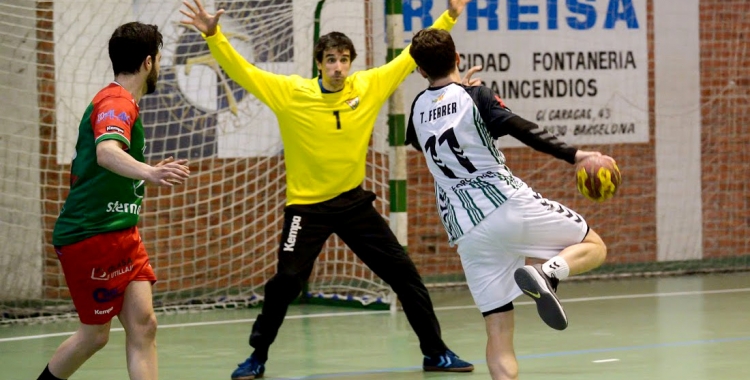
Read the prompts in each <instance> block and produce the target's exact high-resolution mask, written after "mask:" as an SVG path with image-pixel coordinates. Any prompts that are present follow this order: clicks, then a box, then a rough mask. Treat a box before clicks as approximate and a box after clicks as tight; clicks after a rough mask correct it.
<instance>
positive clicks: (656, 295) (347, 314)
mask: <svg viewBox="0 0 750 380" xmlns="http://www.w3.org/2000/svg"><path fill="white" fill-rule="evenodd" d="M744 292H750V288H736V289H720V290H696V291H690V292H669V293H641V294H623V295H618V296H600V297H579V298H569V299H564V300H563V303H573V302H595V301H609V300H622V299H636V298H661V297H681V296H696V295H705V294H727V293H744ZM534 304H535V302H533V301H523V302H513V305H516V306H520V305H534ZM465 309H476V306H474V305H465V306H444V307H436V308H435V311H449V310H465ZM389 313H390V310H363V311H353V312H341V313H318V314H305V315H289V316H287V317H286V318H284V319H285V320H286V319H313V318H331V317H351V316H359V315H376V314H389ZM248 322H255V318H245V319H230V320H224V321H206V322H192V323H175V324H171V325H161V324H160V325H159V329H160V330H161V329H174V328H182V327H199V326H216V325H228V324H236V323H248ZM110 331H112V332H122V331H125V330H124V329H123V328H122V327H116V328H113V329H111V330H110ZM73 333H74V331H70V332H62V333H52V334H39V335H25V336H17V337H12V338H0V343H4V342H16V341H23V340H33V339H44V338H54V337H59V336H69V335H73Z"/></svg>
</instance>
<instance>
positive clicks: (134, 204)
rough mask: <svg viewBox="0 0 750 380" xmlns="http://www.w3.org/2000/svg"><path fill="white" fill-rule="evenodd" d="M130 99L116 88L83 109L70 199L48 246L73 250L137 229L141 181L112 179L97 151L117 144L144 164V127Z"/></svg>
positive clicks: (118, 87) (97, 95)
mask: <svg viewBox="0 0 750 380" xmlns="http://www.w3.org/2000/svg"><path fill="white" fill-rule="evenodd" d="M138 112H139V110H138V104H136V102H135V99H134V98H133V96H132V95H131V94H130V93H129V92H128V91H127V90H125V89H124V88H123V87H122V86H120V85H119V84H117V83H112V84H110V85H109V86H107V87H105V88H104V89H102V90H101V91H99V93H98V94H96V96H95V97H94V100H93V101H92V102H91V104H89V106H88V107H87V108H86V112H85V113H84V114H83V118H82V120H81V124H80V125H79V127H78V140H77V142H76V150H75V156H74V157H73V164H72V166H71V169H70V193H69V194H68V198H67V199H66V200H65V204H64V205H63V209H62V211H61V212H60V216H59V217H58V219H57V222H56V223H55V229H54V231H53V233H52V244H54V245H58V246H62V245H68V244H73V243H76V242H79V241H81V240H84V239H86V238H89V237H91V236H94V235H98V234H101V233H104V232H109V231H117V230H122V229H125V228H130V227H133V226H135V225H136V224H137V223H138V215H139V214H140V212H141V201H142V199H143V194H144V187H143V186H144V181H142V180H135V179H131V178H126V177H123V176H120V175H119V174H115V173H114V172H111V171H109V170H107V169H105V168H103V167H101V166H99V164H98V163H97V158H96V145H97V144H98V143H100V142H102V141H104V140H117V141H119V142H121V143H122V144H123V145H124V146H125V148H124V149H125V150H126V151H127V152H128V154H130V156H131V157H133V158H135V159H136V160H137V161H140V162H145V157H144V150H145V149H146V142H145V136H144V132H143V124H141V120H140V118H139V116H138Z"/></svg>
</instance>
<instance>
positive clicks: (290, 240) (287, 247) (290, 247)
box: [284, 215, 302, 252]
mask: <svg viewBox="0 0 750 380" xmlns="http://www.w3.org/2000/svg"><path fill="white" fill-rule="evenodd" d="M301 221H302V217H301V216H298V215H295V216H294V217H293V218H292V225H291V226H290V227H289V236H287V238H286V242H284V251H285V252H294V245H295V244H296V243H297V232H299V230H301V229H302V226H301V225H300V222H301Z"/></svg>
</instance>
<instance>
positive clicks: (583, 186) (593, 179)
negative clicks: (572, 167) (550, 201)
mask: <svg viewBox="0 0 750 380" xmlns="http://www.w3.org/2000/svg"><path fill="white" fill-rule="evenodd" d="M621 182H622V176H621V174H620V168H618V167H617V163H615V160H613V159H611V158H609V157H606V156H590V157H587V158H585V159H583V160H581V162H579V163H578V164H576V187H577V188H578V191H579V192H580V193H581V194H583V196H584V197H586V198H588V199H591V200H592V201H596V202H604V201H606V200H607V199H610V198H612V197H613V196H614V195H615V193H616V192H617V189H618V188H619V187H620V183H621Z"/></svg>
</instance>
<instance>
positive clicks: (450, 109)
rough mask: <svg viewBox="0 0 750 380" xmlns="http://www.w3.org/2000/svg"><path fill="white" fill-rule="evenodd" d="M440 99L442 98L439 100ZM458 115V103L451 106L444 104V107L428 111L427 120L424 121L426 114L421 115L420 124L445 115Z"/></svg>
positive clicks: (421, 113)
mask: <svg viewBox="0 0 750 380" xmlns="http://www.w3.org/2000/svg"><path fill="white" fill-rule="evenodd" d="M438 99H440V98H438ZM454 113H456V102H453V103H450V104H444V105H442V106H438V107H435V108H433V109H431V110H429V111H427V120H425V119H424V114H425V113H424V112H420V113H419V122H420V123H424V122H426V121H433V120H436V119H438V118H441V117H443V116H445V115H451V114H454Z"/></svg>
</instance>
